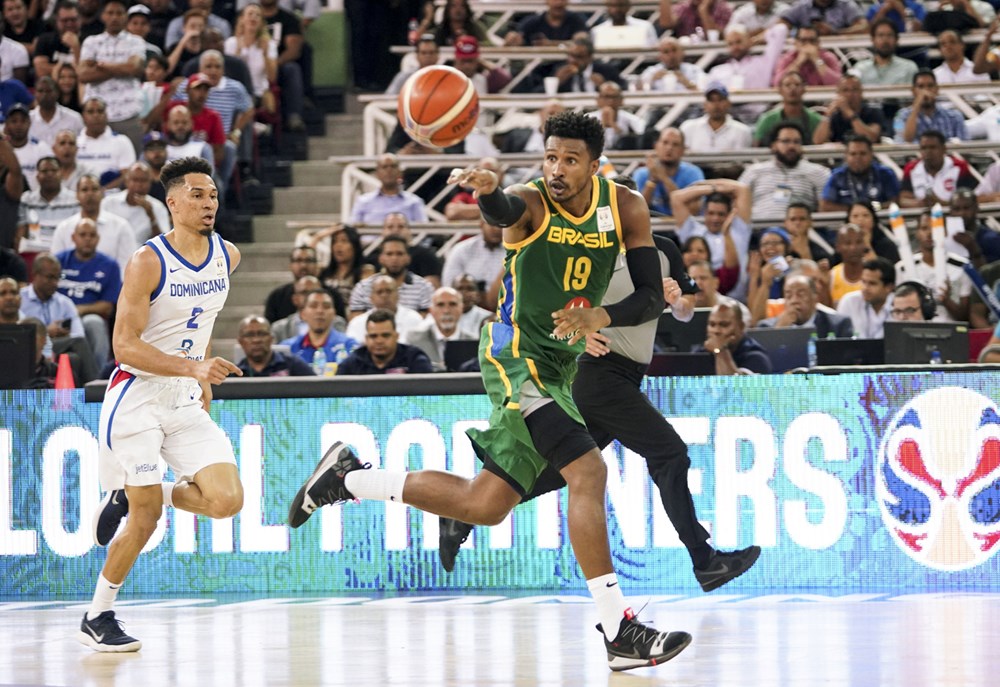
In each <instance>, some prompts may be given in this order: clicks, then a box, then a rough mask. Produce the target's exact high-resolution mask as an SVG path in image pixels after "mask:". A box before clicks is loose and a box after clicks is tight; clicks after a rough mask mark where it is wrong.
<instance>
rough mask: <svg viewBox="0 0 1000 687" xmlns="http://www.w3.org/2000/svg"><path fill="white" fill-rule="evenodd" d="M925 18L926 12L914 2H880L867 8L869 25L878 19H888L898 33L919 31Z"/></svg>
mask: <svg viewBox="0 0 1000 687" xmlns="http://www.w3.org/2000/svg"><path fill="white" fill-rule="evenodd" d="M907 10H909V12H907ZM926 16H927V10H926V9H924V6H923V5H921V4H920V3H919V2H916V0H882V2H876V3H875V4H874V5H872V6H871V7H869V8H868V23H869V24H874V23H875V22H877V21H878V20H880V19H888V20H889V21H891V22H892V24H893V26H895V27H896V31H898V32H899V33H903V32H905V31H920V30H921V29H922V28H923V25H924V17H926ZM907 23H909V26H907Z"/></svg>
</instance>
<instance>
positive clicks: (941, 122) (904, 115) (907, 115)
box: [893, 69, 969, 143]
mask: <svg viewBox="0 0 1000 687" xmlns="http://www.w3.org/2000/svg"><path fill="white" fill-rule="evenodd" d="M911 90H912V91H913V105H912V106H910V107H904V108H903V109H901V110H900V111H899V112H897V113H896V120H895V123H894V125H893V129H894V130H895V132H896V142H897V143H914V142H916V141H917V139H918V138H919V137H920V135H921V134H922V133H923V132H925V131H940V132H941V133H942V134H943V135H944V138H945V140H946V141H948V140H951V139H955V138H957V139H959V140H961V141H966V140H968V138H969V134H968V132H967V131H966V128H965V118H964V117H962V114H961V113H960V112H958V111H957V110H950V109H945V108H943V107H938V106H937V97H938V82H937V77H936V76H934V72H932V71H931V70H929V69H921V70H920V71H918V72H917V73H916V74H914V76H913V86H912V89H911Z"/></svg>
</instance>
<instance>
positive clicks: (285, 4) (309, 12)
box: [236, 0, 360, 341]
mask: <svg viewBox="0 0 1000 687" xmlns="http://www.w3.org/2000/svg"><path fill="white" fill-rule="evenodd" d="M252 2H254V0H236V9H238V10H240V11H241V12H242V11H243V9H244V8H245V7H246V6H247V5H249V4H251V3H252ZM324 4H325V3H324ZM278 7H280V8H281V9H283V10H285V11H286V12H291V13H293V14H297V15H298V16H299V20H300V21H301V22H302V30H303V31H305V30H306V27H307V26H309V25H310V24H311V23H313V22H314V21H315V20H316V19H318V18H319V15H320V11H321V4H320V0H278ZM358 340H359V341H360V339H358Z"/></svg>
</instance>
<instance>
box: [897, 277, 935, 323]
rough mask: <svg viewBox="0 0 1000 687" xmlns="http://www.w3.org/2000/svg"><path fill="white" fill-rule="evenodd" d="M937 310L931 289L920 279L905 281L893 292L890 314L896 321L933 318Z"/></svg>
mask: <svg viewBox="0 0 1000 687" xmlns="http://www.w3.org/2000/svg"><path fill="white" fill-rule="evenodd" d="M936 311H937V303H935V302H934V296H933V294H931V290H930V289H928V288H927V287H926V286H924V285H923V284H921V283H920V282H918V281H905V282H903V283H902V284H900V285H899V286H897V287H896V290H895V291H893V292H892V310H890V311H889V316H890V317H891V318H892V320H893V321H894V322H924V321H926V320H932V319H934V314H935V312H936Z"/></svg>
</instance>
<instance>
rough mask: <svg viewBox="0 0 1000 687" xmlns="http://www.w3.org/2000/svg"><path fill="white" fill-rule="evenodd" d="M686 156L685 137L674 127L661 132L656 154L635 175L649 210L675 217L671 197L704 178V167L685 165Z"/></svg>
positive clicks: (648, 156) (648, 157)
mask: <svg viewBox="0 0 1000 687" xmlns="http://www.w3.org/2000/svg"><path fill="white" fill-rule="evenodd" d="M683 156H684V134H682V133H681V132H680V130H679V129H675V128H673V127H670V128H667V129H664V130H663V131H661V132H660V137H659V138H658V139H656V145H655V146H654V147H653V152H652V153H650V154H649V155H647V156H646V166H645V167H640V168H639V169H637V170H636V171H635V175H634V176H633V178H634V179H635V184H636V187H637V188H638V189H639V191H640V193H642V197H643V198H645V199H646V204H647V205H649V209H650V210H653V211H655V212H659V213H661V214H664V215H667V216H668V217H669V216H673V210H672V209H671V208H670V194H671V193H673V192H674V191H676V190H678V189H682V188H687V187H688V186H690V185H691V184H693V183H695V182H698V181H703V180H704V179H705V173H704V172H702V171H701V168H699V167H697V166H696V165H693V164H691V163H690V162H684V161H683V160H681V158H682V157H683Z"/></svg>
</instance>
